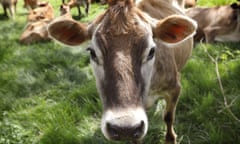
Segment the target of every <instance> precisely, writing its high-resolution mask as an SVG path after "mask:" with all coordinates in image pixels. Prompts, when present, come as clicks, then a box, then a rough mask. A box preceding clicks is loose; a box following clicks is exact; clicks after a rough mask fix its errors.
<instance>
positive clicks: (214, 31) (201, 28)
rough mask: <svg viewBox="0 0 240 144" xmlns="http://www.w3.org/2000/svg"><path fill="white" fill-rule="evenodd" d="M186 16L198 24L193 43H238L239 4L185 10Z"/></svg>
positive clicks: (239, 27)
mask: <svg viewBox="0 0 240 144" xmlns="http://www.w3.org/2000/svg"><path fill="white" fill-rule="evenodd" d="M186 14H187V15H188V16H189V17H191V18H193V19H194V20H196V21H197V22H198V30H197V34H196V36H195V41H201V40H205V41H206V42H215V41H220V42H227V41H231V42H238V41H240V5H239V4H237V3H233V4H231V5H224V6H216V7H211V8H203V7H195V8H190V9H187V10H186Z"/></svg>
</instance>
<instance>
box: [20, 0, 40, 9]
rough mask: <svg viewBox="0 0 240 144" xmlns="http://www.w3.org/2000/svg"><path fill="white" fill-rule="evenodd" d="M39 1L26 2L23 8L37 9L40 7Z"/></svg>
mask: <svg viewBox="0 0 240 144" xmlns="http://www.w3.org/2000/svg"><path fill="white" fill-rule="evenodd" d="M38 3H39V0H24V4H23V7H25V8H27V9H29V10H30V9H35V8H36V7H38Z"/></svg>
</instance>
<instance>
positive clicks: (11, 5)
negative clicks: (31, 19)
mask: <svg viewBox="0 0 240 144" xmlns="http://www.w3.org/2000/svg"><path fill="white" fill-rule="evenodd" d="M0 3H1V4H2V7H3V11H4V15H5V16H8V14H7V9H9V12H10V15H11V16H12V17H13V18H14V16H15V12H16V6H17V0H0Z"/></svg>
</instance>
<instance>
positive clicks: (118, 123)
mask: <svg viewBox="0 0 240 144" xmlns="http://www.w3.org/2000/svg"><path fill="white" fill-rule="evenodd" d="M101 129H102V133H103V135H104V136H105V137H106V138H107V139H109V140H114V141H123V140H133V141H136V140H141V139H143V137H144V136H145V135H146V133H147V129H148V120H147V115H146V113H145V110H144V108H141V107H140V108H122V109H111V110H110V109H109V110H106V111H105V112H104V114H103V117H102V123H101Z"/></svg>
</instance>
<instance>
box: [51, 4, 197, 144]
mask: <svg viewBox="0 0 240 144" xmlns="http://www.w3.org/2000/svg"><path fill="white" fill-rule="evenodd" d="M148 10H149V11H148ZM150 11H151V12H150ZM157 13H158V14H157ZM162 13H164V14H163V15H161V14H162ZM196 27H197V23H196V22H195V21H194V20H192V19H191V18H189V17H187V16H185V15H184V13H183V12H182V11H180V10H179V9H178V8H176V7H175V6H173V5H172V1H170V0H169V1H165V0H143V1H141V2H137V4H135V3H134V2H133V0H108V8H107V10H106V11H105V12H103V13H102V14H100V15H99V16H98V17H97V18H95V19H94V20H93V21H92V22H91V23H89V24H84V23H81V22H78V21H75V20H73V19H68V18H65V19H64V18H62V17H60V18H56V19H54V20H53V21H52V22H51V23H50V24H49V26H48V33H49V36H50V37H51V38H52V39H54V40H55V41H58V42H60V43H62V44H64V45H68V46H71V47H76V46H79V45H81V44H82V43H83V42H85V41H88V40H90V44H89V47H88V48H87V51H88V52H89V53H90V62H91V65H92V68H93V72H94V75H95V78H96V86H97V90H98V92H99V95H100V98H101V100H102V103H103V115H102V120H101V131H102V133H103V135H104V136H105V137H106V138H107V139H109V140H114V141H132V142H134V143H141V141H143V138H144V136H145V135H146V133H147V129H148V120H147V115H146V110H147V109H148V108H150V107H151V106H152V105H154V102H155V101H156V100H157V99H159V98H161V97H163V98H164V99H165V101H166V110H165V114H164V121H165V122H166V126H167V132H166V136H165V142H166V144H176V143H177V142H176V141H177V140H176V134H175V132H174V128H173V122H174V119H175V118H174V117H175V110H176V104H177V102H178V97H179V94H180V90H181V84H180V71H181V69H182V68H183V66H184V65H185V63H186V62H187V60H188V58H189V56H190V55H191V50H192V47H193V35H194V33H195V31H196Z"/></svg>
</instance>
